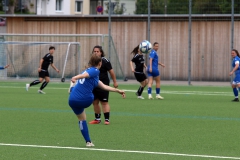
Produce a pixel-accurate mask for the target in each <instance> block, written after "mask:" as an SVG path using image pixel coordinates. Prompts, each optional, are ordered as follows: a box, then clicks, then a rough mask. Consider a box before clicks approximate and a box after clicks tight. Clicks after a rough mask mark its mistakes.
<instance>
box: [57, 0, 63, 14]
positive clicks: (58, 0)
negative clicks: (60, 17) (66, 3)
mask: <svg viewBox="0 0 240 160" xmlns="http://www.w3.org/2000/svg"><path fill="white" fill-rule="evenodd" d="M56 11H62V0H56Z"/></svg>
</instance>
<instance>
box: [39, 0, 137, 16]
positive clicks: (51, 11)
mask: <svg viewBox="0 0 240 160" xmlns="http://www.w3.org/2000/svg"><path fill="white" fill-rule="evenodd" d="M111 1H112V2H115V0H111ZM106 2H108V0H36V3H37V6H36V9H37V15H77V14H83V15H89V14H97V7H98V6H99V5H100V6H103V13H102V14H107V13H106V9H107V6H106V5H105V4H106ZM135 2H136V0H120V1H119V4H118V5H119V7H121V6H124V8H125V10H124V13H123V14H134V11H135V8H136V7H135Z"/></svg>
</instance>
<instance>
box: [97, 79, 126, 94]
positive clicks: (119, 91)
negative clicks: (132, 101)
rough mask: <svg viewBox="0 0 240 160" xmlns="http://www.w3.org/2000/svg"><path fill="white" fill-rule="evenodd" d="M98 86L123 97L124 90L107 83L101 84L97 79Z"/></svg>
mask: <svg viewBox="0 0 240 160" xmlns="http://www.w3.org/2000/svg"><path fill="white" fill-rule="evenodd" d="M98 87H100V88H101V89H103V90H106V91H111V92H117V93H119V94H121V95H122V97H123V98H125V92H124V91H123V90H119V89H117V88H113V87H110V86H107V85H105V84H103V83H102V82H101V81H98Z"/></svg>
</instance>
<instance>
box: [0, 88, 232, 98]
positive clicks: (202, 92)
mask: <svg viewBox="0 0 240 160" xmlns="http://www.w3.org/2000/svg"><path fill="white" fill-rule="evenodd" d="M0 88H25V87H15V86H0ZM31 88H39V87H31ZM48 89H49V90H51V89H53V90H57V89H60V90H62V89H65V90H68V88H51V87H48ZM122 90H124V91H126V92H136V90H128V89H122ZM146 92H147V91H144V93H146ZM161 93H163V94H185V95H210V96H233V94H232V92H205V91H161Z"/></svg>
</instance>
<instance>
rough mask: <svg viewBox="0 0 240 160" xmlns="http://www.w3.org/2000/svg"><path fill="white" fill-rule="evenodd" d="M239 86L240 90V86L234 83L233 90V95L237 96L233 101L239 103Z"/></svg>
mask: <svg viewBox="0 0 240 160" xmlns="http://www.w3.org/2000/svg"><path fill="white" fill-rule="evenodd" d="M237 86H238V88H239V87H240V85H238V84H236V83H235V82H234V81H233V84H232V89H233V94H234V96H235V98H234V99H233V100H232V101H233V102H239V99H238V89H237Z"/></svg>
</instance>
